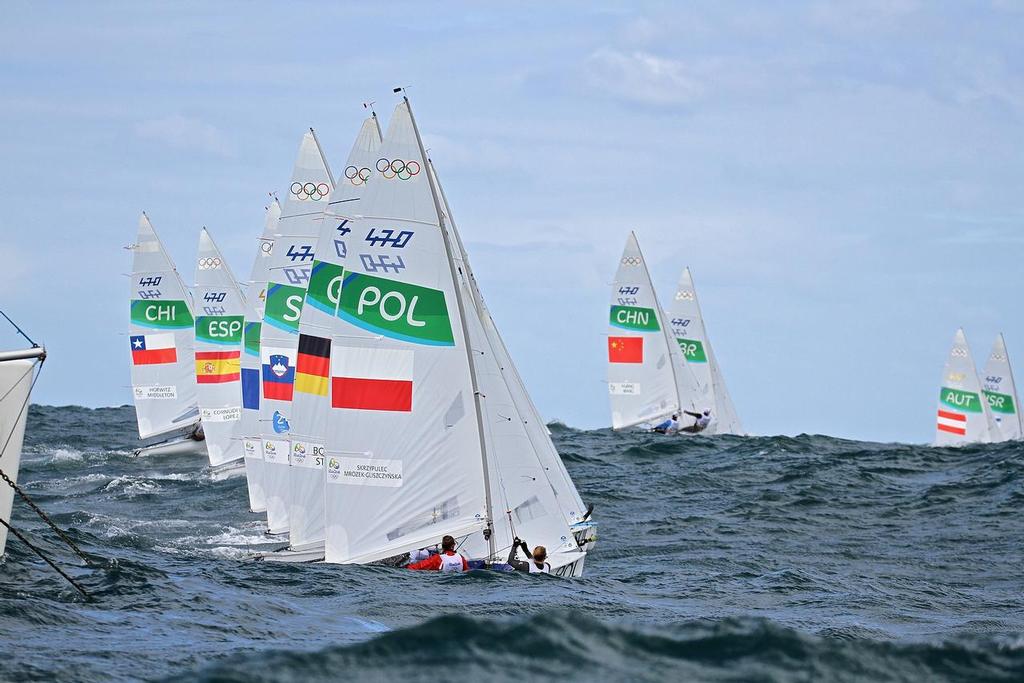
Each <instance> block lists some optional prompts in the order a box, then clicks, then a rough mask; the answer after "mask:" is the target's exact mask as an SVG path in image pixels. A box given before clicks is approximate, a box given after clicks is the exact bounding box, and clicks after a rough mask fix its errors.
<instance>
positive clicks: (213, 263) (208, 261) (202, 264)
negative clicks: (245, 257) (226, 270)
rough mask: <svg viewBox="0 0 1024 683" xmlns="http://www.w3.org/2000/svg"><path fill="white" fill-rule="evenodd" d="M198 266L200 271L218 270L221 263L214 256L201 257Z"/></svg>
mask: <svg viewBox="0 0 1024 683" xmlns="http://www.w3.org/2000/svg"><path fill="white" fill-rule="evenodd" d="M198 264H199V269H200V270H215V269H217V268H220V265H221V261H220V259H219V258H217V257H216V256H211V257H209V258H207V257H203V258H201V259H199V262H198Z"/></svg>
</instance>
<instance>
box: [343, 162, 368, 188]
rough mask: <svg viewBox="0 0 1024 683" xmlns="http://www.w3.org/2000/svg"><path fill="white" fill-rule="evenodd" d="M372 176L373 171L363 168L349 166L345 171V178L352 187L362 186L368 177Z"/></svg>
mask: <svg viewBox="0 0 1024 683" xmlns="http://www.w3.org/2000/svg"><path fill="white" fill-rule="evenodd" d="M371 175H373V171H371V170H370V169H368V168H366V167H365V166H363V167H362V168H356V167H355V166H349V167H348V168H346V169H345V177H346V178H348V180H349V182H350V183H352V184H353V185H362V184H363V183H365V182H366V181H367V180H369V179H370V176H371Z"/></svg>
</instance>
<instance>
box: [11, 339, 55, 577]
mask: <svg viewBox="0 0 1024 683" xmlns="http://www.w3.org/2000/svg"><path fill="white" fill-rule="evenodd" d="M45 358H46V349H44V348H42V347H41V346H34V347H32V348H29V349H21V350H18V351H2V352H0V472H3V474H4V475H5V476H6V477H7V478H8V479H10V480H11V482H12V483H14V484H17V483H18V469H19V467H20V466H21V445H22V441H23V439H24V437H25V419H26V418H27V417H28V404H29V394H30V392H31V390H32V383H33V379H34V377H35V376H36V371H37V368H38V367H39V366H40V365H41V364H42V362H43V360H44V359H45ZM13 504H14V487H13V486H9V485H8V484H7V483H6V482H0V519H2V520H3V521H4V524H2V525H0V557H3V554H4V551H5V550H6V548H7V524H10V522H11V507H12V506H13Z"/></svg>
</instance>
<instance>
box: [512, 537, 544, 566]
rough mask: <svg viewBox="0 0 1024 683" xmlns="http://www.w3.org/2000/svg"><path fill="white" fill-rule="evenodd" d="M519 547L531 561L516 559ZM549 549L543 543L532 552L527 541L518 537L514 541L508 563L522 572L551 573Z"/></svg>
mask: <svg viewBox="0 0 1024 683" xmlns="http://www.w3.org/2000/svg"><path fill="white" fill-rule="evenodd" d="M519 548H522V549H523V554H524V555H526V557H528V558H529V560H530V561H529V562H523V561H522V560H517V559H516V551H517V550H519ZM547 559H548V551H547V548H545V547H544V546H542V545H539V546H537V547H536V548H534V549H533V552H532V553H531V552H530V549H529V548H528V547H527V545H526V541H524V540H522V539H520V538H516V539H515V540H513V541H512V550H511V551H510V552H509V554H508V564H509V565H510V566H511V567H512V568H513V569H515V570H516V571H520V572H527V573H529V574H550V573H551V564H550V563H549V562H547Z"/></svg>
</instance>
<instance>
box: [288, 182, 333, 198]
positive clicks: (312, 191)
mask: <svg viewBox="0 0 1024 683" xmlns="http://www.w3.org/2000/svg"><path fill="white" fill-rule="evenodd" d="M291 193H292V196H293V197H295V198H296V199H298V200H299V201H300V202H304V201H306V200H307V199H312V200H313V201H314V202H318V201H320V200H321V199H323V198H324V197H326V196H327V195H328V194H330V193H331V188H330V187H328V186H327V183H292V187H291Z"/></svg>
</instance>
